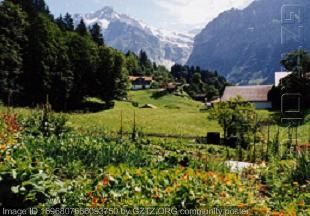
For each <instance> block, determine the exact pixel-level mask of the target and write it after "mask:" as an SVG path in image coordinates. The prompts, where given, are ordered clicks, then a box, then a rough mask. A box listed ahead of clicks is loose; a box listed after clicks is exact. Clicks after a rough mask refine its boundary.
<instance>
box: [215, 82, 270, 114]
mask: <svg viewBox="0 0 310 216" xmlns="http://www.w3.org/2000/svg"><path fill="white" fill-rule="evenodd" d="M271 89H272V85H255V86H227V87H226V88H225V91H224V94H223V96H222V98H221V101H228V100H230V99H231V98H235V97H237V96H241V97H242V98H243V99H244V100H246V101H249V102H251V103H254V105H255V107H256V108H257V109H271V108H272V103H271V101H270V100H269V97H268V95H269V92H270V90H271Z"/></svg>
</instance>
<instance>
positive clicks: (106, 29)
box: [74, 6, 193, 66]
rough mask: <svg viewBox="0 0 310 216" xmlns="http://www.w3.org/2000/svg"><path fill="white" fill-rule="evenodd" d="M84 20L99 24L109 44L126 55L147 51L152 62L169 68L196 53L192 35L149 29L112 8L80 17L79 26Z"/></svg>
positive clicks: (149, 27)
mask: <svg viewBox="0 0 310 216" xmlns="http://www.w3.org/2000/svg"><path fill="white" fill-rule="evenodd" d="M81 19H83V20H84V22H85V23H86V25H88V26H92V25H94V24H95V23H98V24H99V25H100V27H101V28H102V33H103V35H104V38H105V42H106V44H108V45H110V46H112V47H114V48H116V49H119V50H121V51H124V52H127V51H128V50H131V51H133V52H136V53H137V54H138V53H139V51H140V50H141V49H143V50H145V51H146V52H147V53H148V55H149V58H150V59H151V60H153V61H156V62H157V63H159V64H165V65H166V66H171V64H173V63H174V62H177V63H182V64H183V63H185V62H186V61H187V59H188V57H189V55H190V52H191V50H192V46H193V38H192V36H191V35H186V34H180V33H174V32H170V31H166V30H162V29H157V28H155V27H152V26H148V25H147V24H145V23H143V21H139V20H137V19H134V18H132V17H130V16H128V15H125V14H121V13H118V12H116V11H114V9H113V8H112V7H109V6H106V7H104V8H102V9H100V10H97V11H95V12H93V13H87V14H84V15H83V14H76V15H75V16H74V22H75V24H78V23H79V22H80V20H81Z"/></svg>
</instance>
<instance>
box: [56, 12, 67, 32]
mask: <svg viewBox="0 0 310 216" xmlns="http://www.w3.org/2000/svg"><path fill="white" fill-rule="evenodd" d="M55 22H56V23H57V25H58V26H59V28H60V29H61V30H62V31H65V30H66V23H65V21H64V19H63V17H62V15H60V16H59V17H58V18H57V19H56V20H55Z"/></svg>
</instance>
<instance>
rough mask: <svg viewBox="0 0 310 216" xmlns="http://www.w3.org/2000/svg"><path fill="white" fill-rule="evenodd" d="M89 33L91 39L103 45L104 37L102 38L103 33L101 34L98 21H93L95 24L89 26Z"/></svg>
mask: <svg viewBox="0 0 310 216" xmlns="http://www.w3.org/2000/svg"><path fill="white" fill-rule="evenodd" d="M90 34H91V36H92V38H93V40H94V41H95V42H96V43H97V44H98V45H99V46H102V45H104V39H103V35H102V32H101V27H100V26H99V25H98V23H95V24H94V25H93V26H92V27H91V28H90Z"/></svg>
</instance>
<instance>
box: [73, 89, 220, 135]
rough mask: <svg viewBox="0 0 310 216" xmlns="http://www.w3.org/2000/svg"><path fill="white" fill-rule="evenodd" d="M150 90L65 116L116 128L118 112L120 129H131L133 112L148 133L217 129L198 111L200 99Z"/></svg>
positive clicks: (80, 122)
mask: <svg viewBox="0 0 310 216" xmlns="http://www.w3.org/2000/svg"><path fill="white" fill-rule="evenodd" d="M153 93H154V91H152V90H147V91H131V92H130V93H129V100H130V101H132V102H136V103H137V104H138V106H139V107H135V106H133V104H132V102H116V105H115V108H114V109H111V110H105V111H101V112H98V113H90V114H70V115H69V119H70V122H71V123H72V125H73V126H74V127H77V128H79V127H83V128H87V127H99V128H104V129H107V130H108V131H111V130H112V131H119V130H120V127H121V114H122V115H123V128H124V130H125V131H131V130H132V128H133V120H134V112H135V113H136V124H137V128H138V130H140V131H141V130H142V131H143V132H152V133H166V134H171V133H172V134H188V135H197V136H200V135H205V134H206V133H207V131H220V130H221V129H220V127H219V126H218V124H217V123H216V122H215V121H210V120H208V119H207V114H206V113H203V112H200V111H199V109H200V108H201V107H202V104H201V103H200V102H196V101H193V100H191V99H190V98H189V97H186V96H184V97H178V96H174V95H166V96H162V97H159V98H157V99H156V98H154V97H152V95H153ZM145 104H152V105H154V106H156V107H157V108H156V109H151V108H140V107H142V106H144V105H145Z"/></svg>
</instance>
